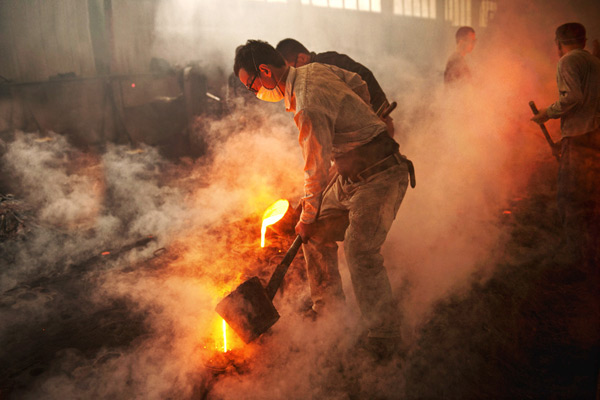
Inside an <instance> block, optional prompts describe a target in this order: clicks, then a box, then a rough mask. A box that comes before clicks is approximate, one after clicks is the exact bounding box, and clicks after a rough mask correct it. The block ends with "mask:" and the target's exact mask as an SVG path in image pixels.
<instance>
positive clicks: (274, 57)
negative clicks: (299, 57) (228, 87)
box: [233, 40, 285, 76]
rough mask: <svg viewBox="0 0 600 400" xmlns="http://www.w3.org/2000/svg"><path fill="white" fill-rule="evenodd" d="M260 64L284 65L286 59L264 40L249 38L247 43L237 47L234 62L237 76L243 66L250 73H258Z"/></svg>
mask: <svg viewBox="0 0 600 400" xmlns="http://www.w3.org/2000/svg"><path fill="white" fill-rule="evenodd" d="M260 64H269V65H272V66H274V67H284V66H285V61H284V60H283V58H282V57H281V54H279V53H278V52H277V50H275V49H274V48H273V46H271V45H270V44H269V43H267V42H263V41H262V40H248V41H247V42H246V44H245V45H242V46H238V48H237V49H235V60H234V62H233V72H234V73H235V76H239V73H240V69H242V68H244V69H245V70H246V72H248V73H249V74H252V73H258V66H259V65H260Z"/></svg>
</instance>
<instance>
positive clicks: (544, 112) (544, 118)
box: [531, 108, 550, 125]
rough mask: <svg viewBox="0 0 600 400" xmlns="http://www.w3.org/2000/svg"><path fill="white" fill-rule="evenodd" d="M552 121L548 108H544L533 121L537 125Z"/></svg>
mask: <svg viewBox="0 0 600 400" xmlns="http://www.w3.org/2000/svg"><path fill="white" fill-rule="evenodd" d="M549 119H550V117H549V116H548V109H547V108H542V109H541V110H540V111H539V112H538V113H537V114H535V115H534V116H533V117H532V118H531V120H532V121H533V122H535V123H538V124H540V125H541V124H543V123H544V122H546V121H548V120H549Z"/></svg>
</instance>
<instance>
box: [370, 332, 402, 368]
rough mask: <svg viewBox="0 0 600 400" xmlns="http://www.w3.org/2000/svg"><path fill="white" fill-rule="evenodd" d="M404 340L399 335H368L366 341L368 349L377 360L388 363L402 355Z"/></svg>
mask: <svg viewBox="0 0 600 400" xmlns="http://www.w3.org/2000/svg"><path fill="white" fill-rule="evenodd" d="M401 348H402V341H401V339H400V338H399V337H395V338H379V337H368V338H367V342H366V349H367V351H368V352H369V353H370V354H371V355H372V356H373V358H374V359H375V361H376V362H381V363H387V362H390V361H391V360H392V359H394V358H399V357H401V356H402V351H401Z"/></svg>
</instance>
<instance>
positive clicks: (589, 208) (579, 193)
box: [531, 22, 600, 271]
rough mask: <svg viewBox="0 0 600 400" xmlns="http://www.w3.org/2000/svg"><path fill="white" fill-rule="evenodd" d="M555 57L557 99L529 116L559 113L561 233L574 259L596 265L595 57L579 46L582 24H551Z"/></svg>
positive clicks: (599, 173)
mask: <svg viewBox="0 0 600 400" xmlns="http://www.w3.org/2000/svg"><path fill="white" fill-rule="evenodd" d="M555 42H556V47H557V50H558V55H559V57H560V60H559V61H558V67H557V71H556V81H557V85H558V100H557V101H556V102H554V103H553V104H551V105H550V106H548V108H543V109H540V110H539V113H538V114H537V115H535V116H534V117H533V118H532V119H531V120H532V121H534V122H537V123H538V124H542V123H544V122H546V121H547V120H548V119H550V118H560V126H561V134H562V139H561V142H560V166H559V171H558V185H557V198H558V206H559V212H560V216H561V219H562V221H563V224H564V228H565V233H566V238H567V241H568V244H569V245H570V249H572V250H573V252H574V253H573V255H574V256H575V257H576V260H578V261H581V262H582V263H583V264H584V265H588V266H589V267H591V268H593V269H594V270H596V271H597V270H598V266H599V265H600V259H599V252H600V59H598V58H597V57H595V56H593V55H592V54H590V53H589V52H587V51H586V50H584V47H585V44H586V31H585V27H584V26H583V25H581V24H579V23H574V22H572V23H567V24H564V25H561V26H559V27H558V28H557V29H556V38H555Z"/></svg>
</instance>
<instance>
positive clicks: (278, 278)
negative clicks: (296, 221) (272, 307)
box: [265, 235, 302, 300]
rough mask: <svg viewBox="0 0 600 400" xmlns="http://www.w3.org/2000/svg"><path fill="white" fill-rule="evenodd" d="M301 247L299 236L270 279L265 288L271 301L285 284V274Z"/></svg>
mask: <svg viewBox="0 0 600 400" xmlns="http://www.w3.org/2000/svg"><path fill="white" fill-rule="evenodd" d="M301 245H302V237H300V235H298V236H296V240H294V243H292V246H291V247H290V249H289V250H288V251H287V253H285V256H284V257H283V260H281V262H280V263H279V265H278V266H277V267H276V268H275V271H274V272H273V275H271V279H269V283H268V284H267V287H266V288H265V290H266V291H267V295H268V296H269V299H270V300H273V297H275V293H277V290H279V287H280V286H281V283H282V282H283V278H284V277H285V274H286V273H287V270H288V268H289V266H290V264H291V263H292V260H293V259H294V257H296V254H297V253H298V249H300V246H301Z"/></svg>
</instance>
